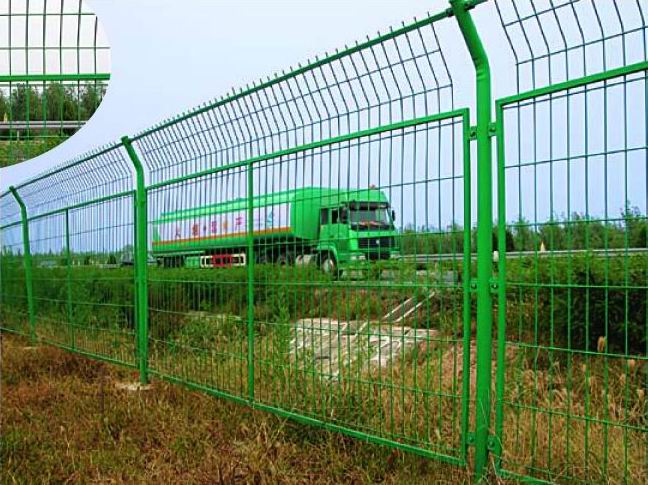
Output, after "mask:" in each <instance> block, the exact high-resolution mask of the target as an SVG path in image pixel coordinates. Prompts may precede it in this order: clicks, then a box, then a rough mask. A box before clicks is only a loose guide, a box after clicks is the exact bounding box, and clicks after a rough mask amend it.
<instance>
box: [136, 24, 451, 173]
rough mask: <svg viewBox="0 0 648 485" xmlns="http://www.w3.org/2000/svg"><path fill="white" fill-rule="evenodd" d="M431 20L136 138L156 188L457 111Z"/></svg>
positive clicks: (237, 93)
mask: <svg viewBox="0 0 648 485" xmlns="http://www.w3.org/2000/svg"><path fill="white" fill-rule="evenodd" d="M443 17H445V15H440V16H439V15H437V16H430V17H428V18H425V19H423V20H420V21H418V22H415V23H413V24H410V25H403V27H401V28H399V29H396V30H391V31H390V33H388V34H384V35H382V36H380V37H378V38H376V39H369V40H367V41H366V42H364V43H361V44H360V43H356V45H355V46H353V47H347V48H345V49H344V50H341V51H336V53H335V54H333V55H327V56H326V57H325V58H323V59H319V58H318V59H316V60H315V61H313V62H310V61H309V63H308V64H307V65H305V66H302V65H299V66H298V67H296V68H294V69H292V70H290V71H289V72H285V71H282V72H281V73H280V74H277V75H275V76H274V77H269V78H267V79H266V80H259V81H258V83H255V84H254V85H253V86H247V87H246V89H244V90H237V91H232V93H231V94H230V95H228V96H226V97H224V98H221V99H219V100H214V101H213V102H211V103H209V104H206V105H205V106H203V107H200V108H198V109H196V110H194V111H192V112H189V113H184V114H183V115H181V116H179V117H177V118H176V119H171V120H169V121H167V122H165V123H162V124H161V125H159V126H155V127H153V128H151V129H150V130H147V131H145V132H143V133H141V134H140V135H138V136H136V137H134V139H135V140H136V142H137V143H136V145H137V147H138V149H139V150H140V152H141V153H142V155H143V159H144V160H145V162H146V163H147V165H148V167H149V169H150V173H151V181H152V182H153V183H158V182H162V181H165V180H170V179H172V178H176V177H181V176H184V175H191V174H195V173H198V172H201V171H203V170H206V169H213V168H216V167H220V166H226V165H227V164H229V163H234V162H237V161H242V160H247V159H250V158H253V157H256V156H260V155H265V154H268V153H276V152H278V151H280V150H283V149H286V148H291V147H295V146H300V145H305V144H308V143H310V142H314V141H317V140H325V139H330V138H334V137H336V136H339V135H343V134H345V133H354V132H358V131H361V130H364V129H369V128H373V127H376V126H384V125H387V124H390V123H395V122H398V121H403V120H409V119H413V118H416V117H419V116H423V115H425V114H429V113H441V112H445V111H450V110H452V108H453V88H452V80H451V77H450V72H449V70H448V66H447V64H446V60H445V58H444V55H443V52H442V50H441V47H440V45H439V39H438V35H437V32H436V30H435V26H434V22H435V21H436V20H439V19H440V18H443Z"/></svg>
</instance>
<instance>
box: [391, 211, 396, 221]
mask: <svg viewBox="0 0 648 485" xmlns="http://www.w3.org/2000/svg"><path fill="white" fill-rule="evenodd" d="M391 216H392V222H396V211H395V210H394V209H392V214H391Z"/></svg>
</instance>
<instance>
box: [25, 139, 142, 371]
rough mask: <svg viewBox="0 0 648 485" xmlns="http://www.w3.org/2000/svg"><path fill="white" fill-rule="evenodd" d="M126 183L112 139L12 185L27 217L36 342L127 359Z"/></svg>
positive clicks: (129, 267)
mask: <svg viewBox="0 0 648 485" xmlns="http://www.w3.org/2000/svg"><path fill="white" fill-rule="evenodd" d="M132 187H133V175H132V171H131V168H130V161H129V160H128V157H127V155H126V154H125V152H124V151H123V149H122V147H121V146H119V145H111V146H107V147H105V148H102V149H99V150H97V151H95V152H93V153H89V154H87V155H84V156H83V157H81V158H79V159H78V160H75V161H72V162H70V163H67V164H64V165H62V166H60V167H56V168H54V169H52V170H50V171H49V172H48V173H46V174H45V175H44V176H39V177H35V178H33V179H31V180H29V181H27V182H25V183H24V184H22V185H20V186H18V187H17V189H16V190H17V192H18V193H19V194H20V196H21V198H22V200H23V201H24V203H25V205H26V207H27V211H28V217H29V219H28V220H29V231H30V247H31V255H32V267H33V287H34V304H35V329H36V336H37V338H39V339H40V340H42V341H44V342H48V343H51V344H55V345H59V346H63V347H67V348H70V349H72V350H77V351H79V352H85V353H88V354H91V355H95V356H99V357H102V358H106V359H111V360H115V361H118V362H122V363H127V364H133V363H134V359H135V347H134V334H135V323H134V319H135V316H134V307H135V294H134V287H133V281H134V269H133V258H134V196H133V188H132Z"/></svg>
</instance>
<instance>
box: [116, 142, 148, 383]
mask: <svg viewBox="0 0 648 485" xmlns="http://www.w3.org/2000/svg"><path fill="white" fill-rule="evenodd" d="M121 142H122V145H123V146H124V148H125V149H126V153H128V157H129V159H130V160H131V162H132V163H133V168H134V169H135V181H136V188H135V281H136V286H137V289H136V296H135V298H136V306H135V310H136V312H137V353H138V360H139V372H140V382H141V383H142V384H148V340H149V339H148V294H149V292H148V203H147V196H146V181H145V178H144V166H143V165H142V162H141V161H140V159H139V156H138V155H137V152H136V151H135V148H134V147H133V144H132V142H131V140H130V138H128V137H127V136H125V137H123V138H122V139H121Z"/></svg>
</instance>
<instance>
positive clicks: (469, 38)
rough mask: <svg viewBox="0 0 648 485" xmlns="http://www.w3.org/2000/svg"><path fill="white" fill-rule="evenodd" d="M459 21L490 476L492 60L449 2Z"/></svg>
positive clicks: (479, 420) (480, 455)
mask: <svg viewBox="0 0 648 485" xmlns="http://www.w3.org/2000/svg"><path fill="white" fill-rule="evenodd" d="M450 3H451V5H452V8H453V11H454V14H455V18H456V19H457V22H458V23H459V28H460V29H461V32H462V34H463V37H464V39H465V41H466V45H467V47H468V50H469V52H470V56H471V58H472V60H473V63H474V65H475V71H476V87H477V93H476V104H477V111H476V114H477V129H476V133H477V200H478V203H477V344H476V346H477V349H476V352H477V384H476V385H477V388H476V391H475V474H476V475H477V476H478V477H482V476H483V475H484V474H485V473H486V472H487V465H488V448H489V446H488V441H489V436H490V423H491V419H490V415H491V379H492V375H491V368H492V363H491V362H492V357H491V347H492V342H493V303H492V293H491V291H492V288H491V286H492V277H493V262H492V254H493V242H492V235H493V184H492V177H493V175H492V174H493V168H492V142H491V136H492V133H491V131H490V127H491V110H492V96H491V75H490V66H489V61H488V55H487V54H486V51H485V49H484V46H483V44H482V42H481V39H480V37H479V33H478V32H477V28H476V26H475V23H474V21H473V20H472V18H471V15H470V13H469V12H468V7H467V5H466V2H464V1H463V0H451V2H450Z"/></svg>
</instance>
